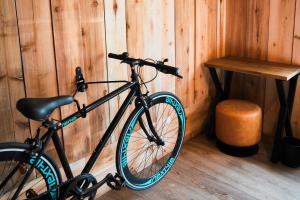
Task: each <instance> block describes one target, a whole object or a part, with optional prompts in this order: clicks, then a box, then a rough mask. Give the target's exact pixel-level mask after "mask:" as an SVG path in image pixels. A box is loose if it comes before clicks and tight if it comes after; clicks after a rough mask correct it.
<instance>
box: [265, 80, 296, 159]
mask: <svg viewBox="0 0 300 200" xmlns="http://www.w3.org/2000/svg"><path fill="white" fill-rule="evenodd" d="M297 79H298V76H295V77H294V78H292V79H291V81H290V86H289V91H288V97H287V98H286V97H285V93H284V86H283V82H284V81H282V80H276V87H277V94H278V98H279V102H280V111H279V117H278V122H277V130H276V133H275V138H274V142H273V149H272V155H271V161H272V162H274V163H275V162H277V161H278V160H279V158H280V139H281V138H282V135H283V131H284V129H285V131H286V135H287V136H292V135H293V132H292V128H291V113H292V109H293V103H294V97H295V92H296V86H297Z"/></svg>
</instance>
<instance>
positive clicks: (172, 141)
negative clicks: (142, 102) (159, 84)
mask: <svg viewBox="0 0 300 200" xmlns="http://www.w3.org/2000/svg"><path fill="white" fill-rule="evenodd" d="M148 109H149V112H150V116H151V120H152V124H153V127H154V129H155V131H156V133H157V135H158V136H159V137H160V138H161V139H162V141H163V143H162V144H158V142H154V141H151V140H149V135H150V137H154V134H153V133H152V132H151V129H150V127H149V124H148V122H147V119H146V114H145V109H144V107H143V106H139V107H137V108H136V109H135V110H134V111H133V113H132V114H131V115H130V117H129V118H128V120H127V122H126V124H125V126H124V128H123V131H122V134H121V136H120V139H119V142H118V147H117V158H116V162H117V164H116V165H117V170H118V173H119V174H120V175H121V176H122V177H123V178H124V180H125V184H126V186H127V187H128V188H130V189H133V190H144V189H147V188H149V187H151V186H153V185H155V184H156V183H158V182H159V181H160V180H161V179H162V178H163V177H164V176H165V175H166V174H167V173H168V171H169V170H170V169H171V167H172V166H173V164H174V162H175V160H176V158H177V156H178V154H179V151H180V149H181V146H182V142H183V139H184V135H185V123H186V119H185V112H184V108H183V106H182V104H181V102H180V100H179V99H178V98H177V97H176V96H175V95H173V94H171V93H168V92H159V93H155V94H153V95H151V96H150V97H149V102H148ZM145 132H147V133H148V136H147V134H146V133H145Z"/></svg>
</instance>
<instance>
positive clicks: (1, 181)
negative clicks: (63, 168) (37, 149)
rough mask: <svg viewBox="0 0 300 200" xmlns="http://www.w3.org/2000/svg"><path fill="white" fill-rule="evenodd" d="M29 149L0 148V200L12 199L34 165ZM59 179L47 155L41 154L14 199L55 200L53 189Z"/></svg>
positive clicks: (5, 145) (19, 146)
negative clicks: (37, 198) (36, 199)
mask: <svg viewBox="0 0 300 200" xmlns="http://www.w3.org/2000/svg"><path fill="white" fill-rule="evenodd" d="M29 152H30V146H29V145H26V144H21V143H2V144H0V200H2V199H3V200H4V199H5V200H9V199H13V196H14V194H15V192H16V190H17V188H18V187H19V185H20V183H21V181H22V180H23V179H24V177H25V175H26V173H27V172H28V171H29V169H30V168H31V166H32V165H33V164H34V161H35V159H36V156H35V155H30V154H29ZM60 183H61V175H60V173H59V171H58V168H57V166H56V165H55V164H54V162H53V161H52V160H51V159H50V157H49V156H47V154H44V153H43V154H42V155H41V157H40V158H39V160H38V162H37V163H36V165H35V167H34V171H33V172H32V174H31V175H30V177H29V179H28V181H27V182H26V183H25V185H24V186H23V187H22V189H21V191H20V193H19V195H18V196H17V198H16V199H33V198H34V197H36V196H38V195H40V194H43V193H44V194H45V193H47V192H48V193H47V195H44V197H43V198H42V199H52V200H54V199H58V195H59V191H58V188H57V186H58V185H59V184H60Z"/></svg>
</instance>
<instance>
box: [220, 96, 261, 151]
mask: <svg viewBox="0 0 300 200" xmlns="http://www.w3.org/2000/svg"><path fill="white" fill-rule="evenodd" d="M261 131H262V111H261V108H260V107H259V106H258V105H256V104H254V103H252V102H249V101H244V100H235V99H231V100H225V101H222V102H220V103H219V104H218V105H217V107H216V136H217V147H218V148H219V149H220V150H221V151H222V152H224V153H226V154H229V155H233V156H250V155H253V154H255V153H257V151H258V143H259V141H260V139H261Z"/></svg>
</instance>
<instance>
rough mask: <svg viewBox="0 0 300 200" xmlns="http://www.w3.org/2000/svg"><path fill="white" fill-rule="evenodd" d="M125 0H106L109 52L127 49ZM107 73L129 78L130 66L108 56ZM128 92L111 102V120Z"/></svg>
mask: <svg viewBox="0 0 300 200" xmlns="http://www.w3.org/2000/svg"><path fill="white" fill-rule="evenodd" d="M125 3H126V2H125V0H114V1H111V0H105V1H104V5H105V29H106V51H107V53H122V52H126V51H127V44H126V12H125V7H126V4H125ZM107 74H108V78H109V80H129V78H130V76H129V73H128V66H126V65H125V64H120V61H118V60H115V59H111V58H108V60H107ZM122 85H124V83H112V84H109V86H108V88H109V92H111V91H113V90H115V89H117V88H118V87H120V86H122ZM127 94H128V93H127V92H125V93H123V94H121V95H119V96H117V97H115V98H114V99H112V100H111V101H110V102H109V109H110V120H112V119H113V117H114V116H115V115H116V113H117V112H118V109H119V108H120V107H121V105H122V103H123V101H124V100H125V98H126V95H127ZM127 116H129V112H126V114H124V120H122V121H121V122H120V124H118V127H117V128H116V130H115V134H114V136H113V138H112V141H113V142H115V141H117V139H118V135H119V133H120V132H121V130H122V127H123V124H124V122H125V119H126V118H127Z"/></svg>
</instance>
